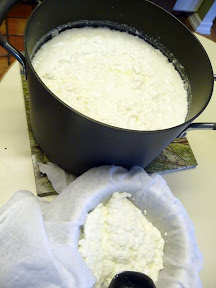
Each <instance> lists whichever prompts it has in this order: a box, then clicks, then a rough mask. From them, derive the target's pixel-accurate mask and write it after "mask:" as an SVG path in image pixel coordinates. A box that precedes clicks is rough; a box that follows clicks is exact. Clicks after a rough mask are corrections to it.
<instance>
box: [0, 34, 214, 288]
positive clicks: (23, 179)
mask: <svg viewBox="0 0 216 288" xmlns="http://www.w3.org/2000/svg"><path fill="white" fill-rule="evenodd" d="M197 37H198V38H199V40H200V41H201V43H202V44H203V46H204V47H205V49H206V51H207V53H208V55H209V57H210V60H211V62H212V66H213V69H214V73H216V44H215V43H214V42H212V41H210V40H208V39H206V38H204V37H202V36H199V35H197ZM200 121H205V122H216V89H214V92H213V97H212V99H211V101H210V103H209V105H208V107H207V108H206V109H205V111H204V112H203V113H202V114H201V115H200V116H199V118H197V120H196V122H200ZM187 138H188V140H189V142H190V145H191V147H192V150H193V152H194V154H195V157H196V159H197V161H198V166H197V167H196V168H193V169H189V170H183V171H178V172H171V173H167V174H164V178H165V179H166V180H167V183H168V185H169V187H170V189H171V191H172V193H173V194H174V195H175V196H176V197H177V198H178V199H179V200H180V201H181V202H182V204H183V205H184V207H185V208H186V210H187V212H188V214H189V216H190V218H191V220H192V222H193V223H194V225H195V229H196V235H197V241H198V245H199V247H200V250H201V252H202V254H203V256H204V267H203V269H202V271H201V273H200V277H201V281H202V283H203V287H204V288H205V287H206V288H207V287H208V288H215V287H216V278H215V271H216V270H215V259H216V252H215V245H216V225H215V221H216V208H215V203H216V181H215V179H216V131H203V130H202V131H201V130H197V131H190V132H188V135H187ZM214 177H215V178H214ZM17 190H29V191H31V192H33V193H34V194H35V195H36V187H35V179H34V172H33V165H32V160H31V152H30V144H29V138H28V131H27V123H26V116H25V108H24V99H23V92H22V82H21V77H20V73H19V64H18V63H17V62H16V63H15V64H14V65H13V66H12V67H11V68H10V69H9V70H8V72H7V73H6V75H5V76H4V78H3V79H2V81H1V83H0V207H1V206H2V205H3V204H4V203H6V201H7V200H8V199H9V198H10V197H11V196H12V195H13V194H14V192H15V191H17ZM49 199H52V197H51V198H49Z"/></svg>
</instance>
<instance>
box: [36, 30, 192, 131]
mask: <svg viewBox="0 0 216 288" xmlns="http://www.w3.org/2000/svg"><path fill="white" fill-rule="evenodd" d="M32 64H33V67H34V69H35V70H36V72H37V74H38V75H39V77H40V78H41V79H42V81H43V82H44V83H45V85H46V86H47V87H48V88H49V89H50V90H51V91H52V92H53V93H54V94H55V95H56V96H58V97H59V98H60V99H61V100H62V101H63V102H65V103H66V104H67V105H69V106H71V107H72V108H74V109H75V110H77V111H79V112H81V113H83V114H85V115H86V116H88V117H90V118H93V119H95V120H98V121H100V122H103V123H106V124H109V125H113V126H116V127H121V128H127V129H134V130H158V129H165V128H170V127H173V126H176V125H179V124H181V123H183V122H184V121H185V118H186V115H187V111H188V100H187V98H188V97H187V96H188V95H187V91H186V89H185V87H184V82H183V80H182V79H181V77H180V75H179V73H178V72H177V70H175V68H174V66H173V64H172V63H170V62H169V61H168V59H167V58H166V57H165V56H164V55H163V54H162V52H160V51H159V50H158V49H155V48H153V47H152V46H151V45H150V44H148V43H147V42H145V41H144V40H142V39H140V38H139V37H135V36H133V35H130V34H128V33H126V32H120V31H115V30H110V29H109V28H90V27H85V28H73V29H69V30H66V31H64V32H61V33H60V34H59V35H57V36H56V37H54V38H53V39H51V40H49V41H48V42H46V43H45V44H44V45H42V47H41V48H40V49H39V50H38V52H37V53H36V55H35V56H34V58H33V61H32Z"/></svg>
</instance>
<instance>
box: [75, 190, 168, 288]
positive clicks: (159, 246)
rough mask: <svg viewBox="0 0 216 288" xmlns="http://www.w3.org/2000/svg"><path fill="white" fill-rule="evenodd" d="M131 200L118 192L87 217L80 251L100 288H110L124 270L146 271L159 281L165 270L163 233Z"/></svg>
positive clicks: (96, 285) (155, 280)
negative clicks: (114, 278) (116, 276)
mask: <svg viewBox="0 0 216 288" xmlns="http://www.w3.org/2000/svg"><path fill="white" fill-rule="evenodd" d="M129 197H131V194H129V193H119V192H116V193H114V194H113V195H112V197H111V198H110V200H109V201H108V202H107V204H106V205H104V204H102V203H101V204H99V205H98V206H97V207H96V208H95V209H94V210H93V211H92V212H90V213H89V214H88V216H87V219H86V222H85V225H84V228H83V235H82V239H81V240H80V241H79V251H80V252H81V254H82V256H83V258H84V259H85V261H86V263H87V265H88V266H89V268H90V269H92V271H93V273H94V274H95V276H96V279H97V282H96V284H95V286H94V287H96V288H105V287H109V284H110V282H111V280H112V278H113V277H114V276H115V275H116V274H118V273H120V272H123V271H137V272H142V273H145V274H146V275H148V276H150V277H151V278H152V280H153V281H154V282H157V280H158V274H159V271H160V270H161V269H163V249H164V240H163V238H162V237H161V233H160V232H159V230H158V229H157V228H156V227H154V226H153V225H152V223H150V222H149V221H148V220H147V218H146V217H145V216H144V215H143V214H142V212H141V210H139V209H138V208H137V207H136V206H135V205H134V204H133V203H132V202H131V201H130V200H129V199H128V198H129Z"/></svg>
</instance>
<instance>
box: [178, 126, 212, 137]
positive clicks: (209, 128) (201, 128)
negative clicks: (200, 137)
mask: <svg viewBox="0 0 216 288" xmlns="http://www.w3.org/2000/svg"><path fill="white" fill-rule="evenodd" d="M207 129H208V130H216V123H214V122H212V123H211V122H209V123H202V122H197V123H191V124H190V125H189V126H188V127H187V128H186V129H185V130H184V131H182V132H181V134H180V135H179V136H178V137H177V138H182V137H185V136H186V135H187V132H188V131H191V130H207Z"/></svg>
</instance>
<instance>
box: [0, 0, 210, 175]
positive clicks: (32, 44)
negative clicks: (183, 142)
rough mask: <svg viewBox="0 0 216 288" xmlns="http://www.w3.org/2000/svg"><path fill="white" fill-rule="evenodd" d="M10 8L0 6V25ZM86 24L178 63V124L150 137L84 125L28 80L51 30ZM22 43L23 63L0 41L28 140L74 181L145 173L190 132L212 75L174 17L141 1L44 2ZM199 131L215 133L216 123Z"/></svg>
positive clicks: (4, 0)
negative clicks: (111, 169) (185, 92)
mask: <svg viewBox="0 0 216 288" xmlns="http://www.w3.org/2000/svg"><path fill="white" fill-rule="evenodd" d="M14 2H16V1H15V0H1V3H0V11H1V15H0V20H1V22H2V21H3V18H4V15H5V13H6V11H7V10H8V9H9V7H10V6H11V5H12V4H13V3H14ZM1 22H0V23H1ZM68 23H70V24H68ZM65 24H68V25H65ZM85 25H93V26H103V25H105V26H109V27H111V28H113V29H120V30H121V31H128V32H129V33H132V34H137V33H138V34H139V36H140V37H143V38H145V39H146V40H147V41H149V42H151V43H152V45H154V46H157V47H158V48H159V49H160V50H161V51H162V52H163V53H165V54H166V55H167V56H168V57H169V58H170V59H171V60H172V59H174V58H175V59H176V60H177V61H175V63H179V64H178V65H176V69H178V70H179V72H180V73H181V75H183V76H182V77H186V78H188V81H189V83H190V87H191V100H190V110H189V113H188V117H187V120H186V121H185V123H183V124H182V125H179V126H176V127H172V128H170V129H164V130H157V131H133V130H127V129H120V128H117V127H112V126H110V125H106V124H103V123H100V122H98V121H95V120H93V119H90V118H88V117H86V116H85V115H82V114H81V113H79V112H77V111H75V110H74V109H73V108H70V107H68V106H67V105H66V104H64V103H63V102H62V101H61V100H59V99H58V97H57V96H55V95H54V94H53V93H52V92H51V91H50V90H49V89H48V88H47V87H46V86H45V85H44V84H43V83H42V81H41V80H40V78H39V77H38V76H37V74H36V73H35V71H34V68H33V67H32V64H31V59H32V56H33V55H34V53H35V51H36V50H37V49H38V48H39V46H40V45H41V43H43V42H44V41H47V40H48V39H49V38H50V37H51V33H50V31H51V30H52V29H54V28H56V27H59V26H61V28H60V30H65V29H67V28H70V27H81V26H85ZM41 39H42V40H41ZM24 41H25V58H24V57H23V56H22V55H21V54H20V53H19V52H18V51H16V49H14V48H13V47H12V46H11V45H10V44H9V43H7V42H6V41H4V40H3V39H2V38H1V45H2V46H3V47H4V48H5V49H7V50H8V51H9V52H10V53H12V54H13V55H14V56H15V57H16V58H17V59H18V60H19V61H20V62H21V64H22V65H23V67H24V68H25V70H26V73H27V80H28V85H29V93H30V106H31V123H32V129H33V132H34V135H35V138H36V140H37V142H38V144H39V145H40V147H41V148H42V150H43V151H44V152H45V154H46V155H47V156H48V158H49V159H50V160H51V161H53V162H55V163H56V164H58V165H59V166H60V167H62V168H63V169H65V170H67V171H70V172H72V173H74V174H77V175H79V174H81V173H83V172H84V171H86V170H88V169H89V168H91V167H93V166H99V165H103V164H116V165H121V166H124V167H127V168H129V167H131V166H134V165H139V166H142V167H144V168H145V167H146V166H147V165H148V164H149V163H150V162H151V161H152V160H153V159H154V158H155V157H156V156H158V154H159V153H160V152H161V151H162V150H163V149H164V148H165V147H166V146H167V145H168V144H170V143H171V142H172V141H173V139H174V138H176V137H177V136H179V135H180V134H181V133H182V132H183V131H185V130H186V129H187V128H188V127H193V126H196V125H197V124H191V122H192V121H193V120H194V119H195V118H196V117H197V116H198V115H199V114H200V113H201V112H202V111H203V110H204V109H205V107H206V106H207V104H208V102H209V100H210V98H211V95H212V90H213V80H214V75H213V72H212V67H211V64H210V61H209V58H208V56H207V54H206V52H205V50H204V48H203V47H202V45H201V44H200V42H199V41H198V40H197V38H196V37H195V36H194V35H193V34H192V33H191V32H190V31H189V30H188V29H187V28H186V27H185V26H184V25H183V24H181V23H180V22H179V21H178V20H177V19H176V18H175V17H173V16H172V15H171V14H169V13H168V12H166V11H165V10H163V9H161V8H159V7H158V6H156V5H155V4H153V3H151V2H148V1H145V0H133V1H131V0H82V1H80V0H61V1H60V0H45V1H44V2H42V3H41V4H40V5H39V6H38V7H37V8H36V9H35V11H34V12H33V13H32V15H31V17H30V18H29V21H28V23H27V26H26V30H25V38H24ZM38 43H40V44H39V45H38ZM182 66H183V67H184V69H182V68H181V67H182ZM171 101H172V100H171ZM155 116H156V117H157V115H155ZM199 125H201V126H203V127H206V126H207V127H210V128H212V129H216V125H215V123H207V124H206V125H204V124H203V125H202V124H199Z"/></svg>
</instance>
